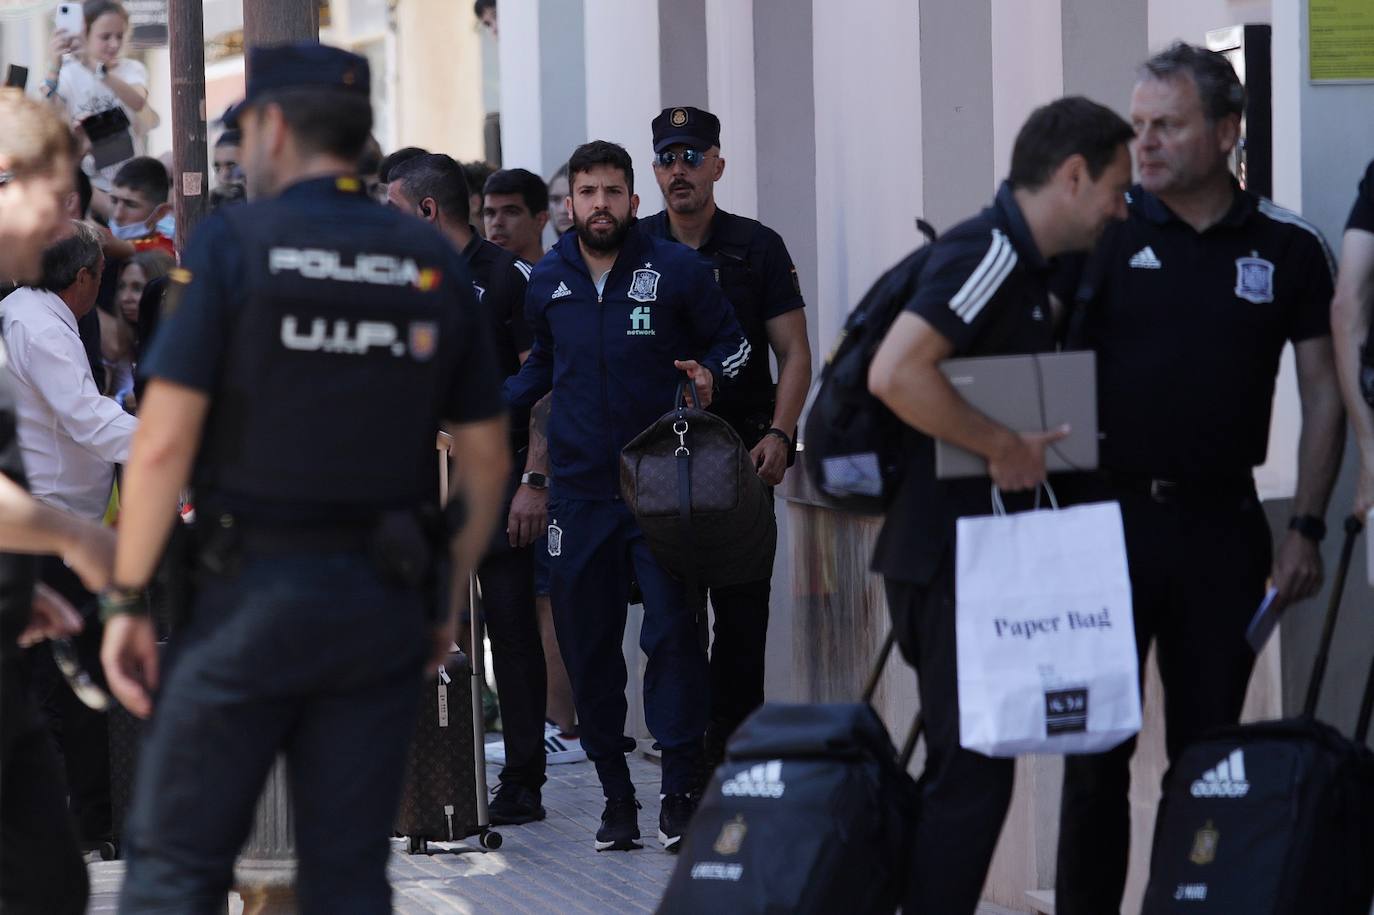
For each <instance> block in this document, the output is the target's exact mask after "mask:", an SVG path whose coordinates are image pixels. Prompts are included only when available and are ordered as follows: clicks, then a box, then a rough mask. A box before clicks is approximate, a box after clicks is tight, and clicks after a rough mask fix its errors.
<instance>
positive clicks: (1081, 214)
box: [869, 98, 1133, 915]
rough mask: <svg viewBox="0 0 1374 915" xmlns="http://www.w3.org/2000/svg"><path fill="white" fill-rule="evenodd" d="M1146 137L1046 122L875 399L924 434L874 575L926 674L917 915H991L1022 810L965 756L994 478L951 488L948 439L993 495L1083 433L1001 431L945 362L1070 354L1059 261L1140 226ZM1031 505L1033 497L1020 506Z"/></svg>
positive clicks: (1041, 118) (944, 253) (1099, 112)
mask: <svg viewBox="0 0 1374 915" xmlns="http://www.w3.org/2000/svg"><path fill="white" fill-rule="evenodd" d="M1132 136H1133V134H1132V131H1131V128H1130V125H1128V124H1127V123H1126V122H1125V121H1123V120H1122V119H1121V118H1120V117H1118V116H1117V115H1116V114H1114V113H1113V112H1112V111H1110V110H1108V109H1107V108H1104V107H1102V106H1101V105H1097V104H1095V103H1093V102H1090V101H1088V100H1087V99H1084V98H1064V99H1060V100H1058V101H1056V102H1053V103H1051V104H1049V105H1046V106H1045V107H1043V108H1040V109H1038V110H1037V111H1035V112H1034V113H1033V114H1032V115H1031V116H1030V118H1029V120H1027V122H1026V124H1025V125H1024V126H1023V127H1022V128H1021V132H1020V134H1019V135H1018V136H1017V139H1016V144H1015V146H1014V148H1013V151H1012V162H1011V173H1010V175H1009V177H1008V180H1007V181H1006V183H1004V184H1003V185H1002V187H1001V188H1000V189H999V190H998V192H997V197H996V199H995V200H994V202H993V204H992V205H991V206H990V207H988V208H987V209H985V210H984V211H983V212H982V213H980V214H979V215H977V216H975V217H973V218H972V219H969V220H968V221H966V222H964V223H961V224H960V225H958V226H955V227H954V228H953V229H951V230H950V231H949V232H948V233H947V234H946V235H945V236H944V237H943V238H941V239H940V240H939V241H938V242H936V244H935V247H934V249H933V250H932V252H931V254H930V257H929V259H928V260H927V261H926V264H925V267H924V269H923V270H922V272H921V275H920V277H919V280H918V282H917V287H916V293H915V295H914V297H913V298H912V299H911V301H910V302H909V303H907V305H906V309H905V311H904V312H903V313H902V314H901V315H900V316H899V317H898V318H897V320H896V321H895V322H894V323H893V325H892V328H891V330H890V331H889V333H888V335H887V338H886V339H885V340H884V342H883V344H882V345H881V347H879V349H878V352H877V354H876V355H875V357H874V359H873V364H872V367H871V369H870V372H869V387H870V389H871V390H872V392H873V393H874V395H876V396H877V397H878V398H879V399H880V400H881V401H882V402H883V403H885V404H886V405H887V406H888V407H889V408H890V409H892V411H893V412H894V413H896V414H897V415H898V416H899V417H901V418H902V420H903V421H905V422H906V423H907V424H908V425H909V426H911V427H912V428H913V430H915V432H914V434H913V436H912V438H913V440H914V441H913V444H912V446H911V448H910V454H911V458H910V464H909V465H908V467H907V469H906V474H905V477H904V483H903V486H902V488H901V490H900V491H899V492H898V494H897V497H896V500H895V501H894V503H893V505H892V507H891V509H890V510H889V512H888V515H887V520H886V523H885V524H884V526H883V532H882V535H881V537H880V538H879V540H878V548H877V552H876V555H875V557H874V561H873V567H874V569H875V571H878V572H881V573H882V574H883V575H884V577H885V579H886V586H887V597H888V606H889V608H890V611H891V613H892V620H893V627H894V628H895V629H896V631H897V633H898V640H899V644H900V645H901V648H902V653H903V655H904V656H905V657H906V659H907V660H908V661H909V662H910V663H911V664H912V665H913V666H915V668H916V671H917V676H918V679H919V681H920V692H921V702H922V705H923V708H924V714H925V722H926V743H927V752H928V758H927V762H926V767H925V772H924V774H923V775H922V776H921V781H920V789H921V813H920V818H919V820H918V822H917V823H916V827H915V832H914V842H913V846H912V850H911V864H910V869H909V871H908V874H909V877H908V883H907V887H906V890H905V894H904V895H905V898H904V900H903V909H904V910H905V911H908V912H942V913H951V915H961V913H972V912H973V911H974V909H975V908H976V907H977V904H978V897H979V894H980V892H981V891H982V887H983V881H984V879H985V877H986V876H987V869H988V864H989V862H990V861H991V859H992V853H993V849H994V847H995V846H996V843H997V836H998V834H999V833H1000V831H1001V827H1002V821H1003V819H1004V818H1005V816H1006V812H1007V806H1008V803H1009V802H1010V800H1011V790H1012V777H1013V762H1014V761H1013V760H1011V759H992V758H989V757H985V756H980V755H978V754H976V753H971V752H969V751H966V750H963V749H962V748H961V747H960V745H959V710H958V695H957V692H958V690H957V681H956V671H955V643H954V631H955V620H954V529H955V521H956V519H957V518H958V517H960V516H961V515H985V514H990V513H991V502H990V492H989V483H988V477H987V476H983V477H979V478H970V479H959V480H950V481H945V480H937V479H936V476H935V468H934V463H935V458H934V452H935V447H934V440H935V439H939V440H941V441H942V442H946V443H949V444H952V445H956V446H958V447H960V448H962V449H964V450H965V451H969V452H973V453H974V454H977V455H980V456H981V457H982V458H984V459H985V460H986V463H987V468H988V474H989V475H990V476H991V478H992V482H993V483H995V484H996V485H997V486H998V487H1000V488H1001V489H1002V490H1004V491H1019V490H1029V489H1031V488H1033V487H1035V486H1037V485H1038V484H1040V483H1042V482H1044V481H1045V477H1046V471H1045V452H1046V448H1047V447H1048V446H1050V445H1052V444H1054V443H1056V442H1058V441H1060V440H1062V439H1064V438H1065V437H1066V436H1068V435H1071V434H1072V430H1069V429H1064V428H1058V429H1054V430H1050V431H1045V432H1037V433H1032V434H1023V433H1019V432H1016V431H1013V430H1011V429H1009V428H1007V427H1005V426H1003V425H1001V424H999V423H996V422H994V421H992V420H990V419H989V418H988V417H987V416H985V415H984V414H983V413H980V412H979V411H978V410H976V409H974V408H973V407H971V406H970V405H969V403H968V401H966V400H965V399H964V398H963V397H961V396H960V395H959V393H958V392H957V391H956V389H955V387H954V386H953V385H951V383H950V382H949V381H948V380H947V379H946V377H945V376H944V374H942V373H941V371H940V363H941V362H943V361H945V360H947V359H949V358H951V357H955V356H994V355H1010V354H1017V353H1040V352H1048V351H1050V350H1053V349H1054V345H1055V334H1054V318H1055V314H1054V311H1053V309H1052V307H1051V302H1050V296H1049V273H1050V270H1049V260H1050V258H1053V257H1055V256H1057V255H1060V254H1064V253H1067V252H1072V251H1086V250H1088V249H1090V248H1091V247H1092V246H1093V245H1094V244H1095V243H1096V241H1097V239H1098V237H1099V236H1100V235H1101V234H1102V231H1103V229H1104V228H1105V227H1106V226H1107V225H1108V224H1109V223H1111V222H1112V221H1113V220H1118V219H1121V218H1122V217H1124V216H1125V203H1124V197H1123V194H1124V192H1125V190H1126V188H1127V187H1128V186H1129V184H1130V177H1131V164H1130V154H1129V151H1128V148H1127V145H1128V144H1129V142H1130V141H1131V138H1132ZM1030 504H1031V499H1030V496H1029V494H1028V493H1027V494H1025V495H1024V496H1023V497H1021V498H1020V499H1019V500H1009V502H1008V508H1009V509H1016V508H1025V507H1029V506H1030Z"/></svg>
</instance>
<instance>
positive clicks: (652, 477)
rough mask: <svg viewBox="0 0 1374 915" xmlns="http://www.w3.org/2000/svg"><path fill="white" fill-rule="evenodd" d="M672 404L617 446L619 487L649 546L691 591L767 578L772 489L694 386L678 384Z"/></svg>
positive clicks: (774, 534) (773, 528)
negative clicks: (689, 402)
mask: <svg viewBox="0 0 1374 915" xmlns="http://www.w3.org/2000/svg"><path fill="white" fill-rule="evenodd" d="M689 394H690V396H691V398H692V401H693V404H694V405H693V406H690V407H689V406H686V397H687V396H688V395H689ZM676 404H677V405H676V407H675V408H674V409H673V410H672V411H670V412H668V413H665V414H664V415H663V416H662V417H660V418H659V419H658V421H656V422H655V423H654V424H653V425H652V426H650V427H649V428H647V429H645V430H644V431H643V432H641V433H639V435H637V436H635V437H634V439H633V440H631V442H630V443H629V444H628V445H626V446H625V447H624V449H622V450H621V452H620V494H621V497H622V498H623V499H624V500H625V504H626V505H628V506H629V508H630V511H632V512H634V515H635V518H636V520H638V522H639V527H640V529H641V530H642V531H643V532H644V537H645V539H646V540H648V542H649V549H650V550H652V551H653V554H654V558H655V559H657V560H658V562H659V564H660V565H662V566H663V567H664V568H665V569H667V570H668V572H669V573H670V574H672V575H673V576H675V577H677V578H680V579H682V580H683V581H685V582H687V583H688V585H689V589H691V590H695V588H696V587H698V586H699V587H707V588H719V587H725V586H728V585H738V584H744V583H746V582H751V581H760V580H762V579H767V578H770V577H771V576H772V574H773V551H774V548H775V546H776V545H777V540H778V528H777V519H776V518H775V517H774V515H773V495H772V493H771V492H770V491H769V489H768V486H767V485H766V484H765V483H764V482H763V480H762V479H760V478H759V475H758V472H757V471H756V470H755V469H754V463H753V461H752V460H751V459H750V457H749V451H748V449H746V448H745V447H744V443H743V442H742V441H741V440H740V437H739V435H738V434H737V433H736V432H735V430H734V429H732V428H731V427H730V424H729V423H728V422H726V421H725V420H723V419H721V418H720V417H719V416H716V415H714V414H712V413H707V412H706V411H705V410H703V409H702V408H701V402H700V400H699V399H698V398H697V392H696V386H695V385H693V384H691V383H690V382H687V381H684V382H682V383H681V384H679V385H678V390H677V400H676Z"/></svg>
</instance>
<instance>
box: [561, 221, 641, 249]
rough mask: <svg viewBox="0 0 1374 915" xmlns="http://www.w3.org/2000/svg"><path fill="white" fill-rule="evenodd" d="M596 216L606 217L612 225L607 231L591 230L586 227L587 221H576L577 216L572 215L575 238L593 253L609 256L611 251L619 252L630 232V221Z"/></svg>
mask: <svg viewBox="0 0 1374 915" xmlns="http://www.w3.org/2000/svg"><path fill="white" fill-rule="evenodd" d="M595 215H596V216H607V217H609V218H610V220H611V221H612V222H613V223H614V225H613V226H612V227H611V228H609V229H601V230H597V229H592V228H590V227H589V226H588V225H587V220H583V219H578V218H577V214H575V213H574V214H573V229H574V230H575V231H576V232H577V238H578V240H579V241H581V242H582V244H584V245H586V246H587V247H588V248H590V249H591V250H593V251H596V252H599V253H601V254H609V253H610V252H612V251H619V250H620V246H621V245H622V244H624V242H625V236H626V235H628V234H629V232H630V220H629V219H628V218H626V219H624V220H620V219H616V218H615V217H614V216H612V215H611V214H609V213H597V214H595Z"/></svg>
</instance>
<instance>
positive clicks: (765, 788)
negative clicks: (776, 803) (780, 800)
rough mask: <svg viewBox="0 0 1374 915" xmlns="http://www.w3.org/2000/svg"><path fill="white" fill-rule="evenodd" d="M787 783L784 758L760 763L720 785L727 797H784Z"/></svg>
mask: <svg viewBox="0 0 1374 915" xmlns="http://www.w3.org/2000/svg"><path fill="white" fill-rule="evenodd" d="M786 789H787V785H786V784H785V783H784V782H783V780H782V760H781V759H775V760H773V761H772V762H766V763H759V764H758V765H757V766H752V767H751V768H748V769H745V770H744V771H743V772H741V773H739V774H738V775H736V776H735V777H734V778H732V779H730V780H729V781H728V782H726V783H725V784H723V785H721V786H720V793H721V794H723V795H725V796H726V797H773V798H777V797H782V793H783V791H785V790H786Z"/></svg>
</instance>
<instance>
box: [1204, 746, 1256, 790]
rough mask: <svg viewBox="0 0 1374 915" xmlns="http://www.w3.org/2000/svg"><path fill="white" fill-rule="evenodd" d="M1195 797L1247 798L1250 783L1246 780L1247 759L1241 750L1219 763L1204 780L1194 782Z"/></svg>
mask: <svg viewBox="0 0 1374 915" xmlns="http://www.w3.org/2000/svg"><path fill="white" fill-rule="evenodd" d="M1191 791H1192V795H1193V797H1245V795H1247V794H1249V793H1250V783H1249V782H1247V781H1246V780H1245V757H1244V755H1243V754H1242V753H1241V751H1240V750H1234V751H1232V753H1231V755H1230V756H1228V757H1226V758H1225V759H1223V760H1222V761H1221V762H1219V763H1217V764H1216V765H1215V766H1213V767H1212V768H1210V769H1208V770H1207V771H1206V772H1204V773H1202V778H1199V779H1198V780H1197V781H1195V782H1193V787H1192V789H1191Z"/></svg>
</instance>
